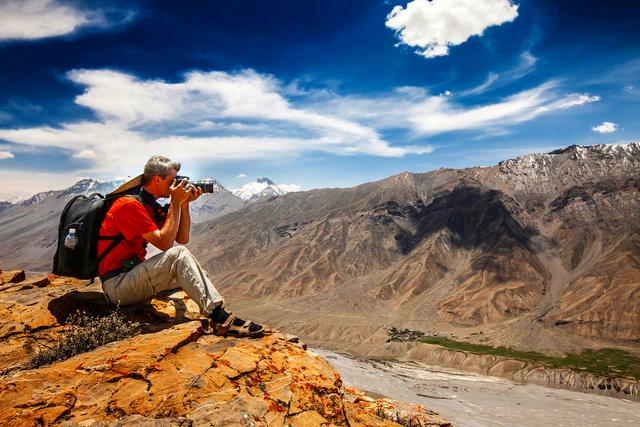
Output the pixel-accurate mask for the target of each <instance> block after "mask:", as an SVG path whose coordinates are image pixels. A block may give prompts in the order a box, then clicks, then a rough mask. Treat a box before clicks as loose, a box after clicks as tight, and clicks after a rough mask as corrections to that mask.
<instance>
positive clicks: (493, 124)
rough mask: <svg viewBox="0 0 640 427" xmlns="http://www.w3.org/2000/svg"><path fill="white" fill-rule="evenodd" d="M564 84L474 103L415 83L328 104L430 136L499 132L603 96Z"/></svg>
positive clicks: (348, 113)
mask: <svg viewBox="0 0 640 427" xmlns="http://www.w3.org/2000/svg"><path fill="white" fill-rule="evenodd" d="M558 86H559V83H558V82H556V81H549V82H547V83H544V84H542V85H540V86H537V87H535V88H533V89H529V90H525V91H522V92H519V93H516V94H514V95H511V96H508V97H506V98H504V99H502V100H500V101H498V102H495V103H490V104H486V105H481V106H473V107H468V106H465V105H464V104H460V103H457V102H456V100H455V98H452V97H447V96H433V95H429V94H428V93H427V92H426V91H425V90H423V89H421V88H415V87H405V88H400V89H397V90H396V91H395V92H393V93H391V94H387V95H382V96H380V97H377V98H370V97H367V98H364V97H356V96H349V97H343V98H336V99H333V100H328V101H325V103H324V104H325V108H326V109H327V110H329V111H333V112H334V113H336V114H338V115H339V116H340V117H345V118H348V119H351V120H359V121H362V122H363V123H365V124H367V123H370V124H372V125H373V124H374V123H375V124H376V125H377V126H378V127H379V128H404V129H408V130H409V131H411V132H412V133H413V134H414V135H415V136H428V135H435V134H441V133H447V132H455V131H461V130H479V131H481V132H483V133H485V132H496V131H498V130H501V129H504V128H505V127H509V126H512V125H515V124H518V123H522V122H526V121H530V120H533V119H534V118H536V117H538V116H541V115H543V114H550V113H552V112H554V111H556V112H557V111H559V110H566V109H569V108H572V107H577V106H580V105H583V104H586V103H590V102H596V101H599V100H600V97H599V96H593V95H589V94H575V93H572V94H562V93H560V91H559V90H558Z"/></svg>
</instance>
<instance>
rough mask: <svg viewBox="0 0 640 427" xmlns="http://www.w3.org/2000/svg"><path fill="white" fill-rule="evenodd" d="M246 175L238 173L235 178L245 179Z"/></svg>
mask: <svg viewBox="0 0 640 427" xmlns="http://www.w3.org/2000/svg"><path fill="white" fill-rule="evenodd" d="M246 177H247V174H244V173H239V174H238V175H236V178H246Z"/></svg>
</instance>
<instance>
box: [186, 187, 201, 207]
mask: <svg viewBox="0 0 640 427" xmlns="http://www.w3.org/2000/svg"><path fill="white" fill-rule="evenodd" d="M187 190H188V191H189V198H188V199H187V203H191V202H193V201H194V200H196V199H197V198H198V197H200V196H202V188H200V187H196V186H195V185H192V184H189V185H188V186H187Z"/></svg>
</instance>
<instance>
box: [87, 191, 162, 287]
mask: <svg viewBox="0 0 640 427" xmlns="http://www.w3.org/2000/svg"><path fill="white" fill-rule="evenodd" d="M151 212H153V208H152V207H147V206H146V205H144V206H143V205H142V203H140V202H139V201H138V200H136V199H134V198H133V197H127V196H125V197H120V198H118V199H116V200H115V201H114V202H113V204H112V205H111V207H110V208H109V210H108V211H107V214H106V215H105V217H104V220H103V221H102V225H101V227H100V232H99V234H98V235H99V236H116V235H118V234H122V235H123V236H124V240H122V241H121V242H120V243H118V245H117V246H116V247H115V248H113V249H112V250H111V252H109V254H107V256H106V257H105V258H104V259H103V260H102V261H100V265H99V266H98V274H99V275H103V274H104V273H106V272H108V271H111V270H116V269H119V268H122V261H124V260H126V259H130V258H133V257H137V258H138V260H139V261H140V262H142V261H144V257H145V256H146V254H147V250H146V248H145V247H144V242H145V240H144V238H143V237H142V235H143V234H146V233H149V232H151V231H155V230H159V229H160V228H162V225H163V224H156V223H155V222H154V221H153V219H152V217H151ZM161 222H164V221H161ZM111 242H112V241H111V240H98V256H100V254H102V252H104V251H105V250H106V249H107V248H108V247H109V245H110V244H111Z"/></svg>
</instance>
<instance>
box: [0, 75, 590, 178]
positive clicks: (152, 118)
mask: <svg viewBox="0 0 640 427" xmlns="http://www.w3.org/2000/svg"><path fill="white" fill-rule="evenodd" d="M68 76H69V78H70V79H72V80H73V81H74V82H76V83H77V84H79V85H82V86H84V87H85V89H84V92H83V93H82V94H80V95H79V96H78V97H77V98H76V103H78V104H80V105H83V106H85V107H87V108H89V109H90V110H92V111H93V112H94V113H95V114H96V115H97V117H98V119H97V120H94V121H78V122H70V123H61V124H59V125H57V126H39V127H31V128H19V129H11V128H0V140H4V141H6V142H7V143H8V144H6V145H5V148H6V149H7V150H11V151H13V152H19V151H25V150H37V149H40V150H42V149H43V148H47V149H50V148H55V149H59V150H63V151H64V152H66V153H68V155H69V156H70V157H74V158H77V159H83V160H84V161H85V162H84V164H86V165H87V166H86V168H85V169H82V170H78V171H75V172H76V173H80V174H84V175H89V176H91V175H95V174H96V170H95V169H93V168H94V167H97V166H99V167H100V170H99V171H98V173H100V174H102V175H103V176H104V175H111V176H116V175H118V176H120V175H127V174H129V175H132V176H134V175H136V174H137V173H138V172H139V170H140V168H141V166H142V164H143V163H144V161H145V160H146V159H147V158H148V157H149V156H151V155H153V154H158V153H162V154H165V155H167V156H169V157H171V158H175V159H177V160H180V161H182V162H185V163H186V162H189V161H208V162H210V163H212V162H222V161H226V160H229V159H236V160H247V159H266V158H273V157H275V156H279V157H291V156H302V155H305V154H307V153H312V152H324V153H331V154H337V155H345V156H346V155H355V154H360V155H363V154H364V155H373V156H383V157H401V156H406V155H411V154H426V153H430V152H431V151H432V150H433V148H432V147H431V145H428V144H427V143H425V142H424V141H420V142H419V143H416V142H415V141H418V137H419V138H423V137H425V136H430V135H435V134H441V133H447V132H454V131H460V130H476V131H479V132H480V133H482V134H485V133H487V132H493V133H494V134H495V133H498V132H504V131H505V129H506V128H508V127H509V126H513V125H515V124H518V123H521V122H524V121H528V120H532V119H533V118H535V117H538V116H540V115H542V114H551V113H552V112H554V111H555V112H559V111H562V110H566V109H569V108H572V107H577V106H579V105H582V104H585V103H588V102H595V101H597V100H599V97H597V96H592V95H589V94H568V95H566V94H562V93H560V91H559V88H558V86H559V83H558V82H553V81H552V82H547V83H545V84H542V85H540V86H538V87H535V88H533V89H529V90H526V91H522V92H519V93H516V94H514V95H511V96H509V97H506V98H504V99H502V100H498V101H497V102H494V103H490V104H484V105H474V106H466V105H464V104H462V103H460V102H459V100H457V97H455V96H438V95H432V94H430V93H429V92H427V91H426V90H425V89H423V88H417V87H401V88H396V89H395V90H393V91H391V92H389V93H384V94H369V95H366V96H353V95H351V96H340V95H338V94H335V93H333V92H329V91H326V90H320V91H314V90H307V91H306V92H304V93H301V92H300V93H298V94H297V95H296V96H291V97H290V98H289V97H287V96H286V92H287V89H286V87H287V86H286V85H283V84H282V83H281V82H280V81H278V80H277V79H275V78H274V77H272V76H266V75H261V74H258V73H256V72H254V71H251V70H246V71H242V72H238V73H224V72H200V71H193V72H190V73H188V74H187V75H185V77H184V79H183V80H182V81H180V82H174V83H170V82H165V81H162V80H153V79H150V80H142V79H138V78H136V77H135V76H132V75H128V74H125V73H121V72H117V71H112V70H74V71H72V72H70V73H68ZM445 95H446V92H445ZM388 130H400V131H402V132H404V134H403V136H401V137H400V138H402V140H403V141H405V142H406V143H405V144H396V143H392V142H390V141H388V140H386V139H385V138H383V137H382V136H381V135H382V132H385V133H386V131H388ZM412 141H414V143H412ZM407 143H408V144H407ZM0 149H2V147H0ZM97 159H99V164H98V162H97Z"/></svg>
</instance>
